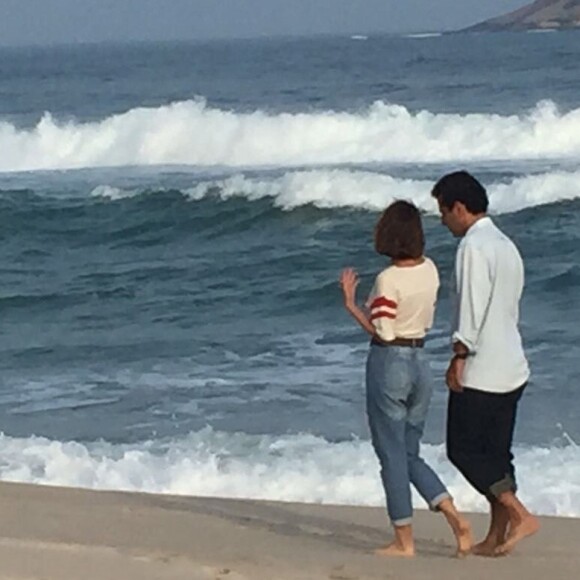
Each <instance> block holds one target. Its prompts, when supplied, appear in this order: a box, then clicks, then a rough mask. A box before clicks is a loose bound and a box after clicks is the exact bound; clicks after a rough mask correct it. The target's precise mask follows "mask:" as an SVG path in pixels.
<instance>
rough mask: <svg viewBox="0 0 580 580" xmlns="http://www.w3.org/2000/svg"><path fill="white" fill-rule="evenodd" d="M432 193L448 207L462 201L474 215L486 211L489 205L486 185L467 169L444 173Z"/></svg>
mask: <svg viewBox="0 0 580 580" xmlns="http://www.w3.org/2000/svg"><path fill="white" fill-rule="evenodd" d="M431 194H432V195H433V197H435V198H437V200H438V201H439V203H440V204H441V205H442V206H443V207H446V208H447V209H453V206H454V205H455V203H456V202H460V203H462V204H463V205H464V206H465V208H466V209H467V211H468V212H469V213H472V214H474V215H475V214H479V213H485V212H486V211H487V207H488V205H489V200H488V198H487V192H486V191H485V187H483V185H481V183H479V181H477V179H475V177H473V175H471V174H470V173H468V172H467V171H456V172H455V173H448V174H447V175H444V176H443V177H442V178H441V179H440V180H439V181H438V182H437V183H436V184H435V187H434V188H433V191H432V192H431Z"/></svg>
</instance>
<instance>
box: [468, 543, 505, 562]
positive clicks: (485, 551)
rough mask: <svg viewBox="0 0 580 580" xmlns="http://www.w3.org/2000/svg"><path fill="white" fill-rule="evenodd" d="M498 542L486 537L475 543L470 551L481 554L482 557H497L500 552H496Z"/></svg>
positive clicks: (477, 554) (476, 554)
mask: <svg viewBox="0 0 580 580" xmlns="http://www.w3.org/2000/svg"><path fill="white" fill-rule="evenodd" d="M499 546H500V543H499V542H497V541H496V540H490V539H488V538H486V539H485V540H483V542H479V544H475V546H473V548H472V549H471V553H472V554H473V555H475V556H483V557H484V558H497V557H498V556H499V555H500V554H497V553H496V550H497V549H498V548H499Z"/></svg>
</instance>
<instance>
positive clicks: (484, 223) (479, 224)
mask: <svg viewBox="0 0 580 580" xmlns="http://www.w3.org/2000/svg"><path fill="white" fill-rule="evenodd" d="M492 224H493V222H492V221H491V218H490V217H489V216H485V217H482V218H479V219H478V220H477V221H476V222H475V223H474V224H473V225H472V226H471V227H470V228H469V229H468V230H467V232H466V233H465V236H466V237H467V236H470V235H472V234H474V233H475V232H476V231H477V230H480V229H481V228H485V227H488V226H490V225H492Z"/></svg>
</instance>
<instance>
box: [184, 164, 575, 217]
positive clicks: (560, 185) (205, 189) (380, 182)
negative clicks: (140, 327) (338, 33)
mask: <svg viewBox="0 0 580 580" xmlns="http://www.w3.org/2000/svg"><path fill="white" fill-rule="evenodd" d="M432 187H433V182H432V181H427V180H414V179H400V178H394V177H391V176H389V175H386V174H381V173H375V172H370V171H350V170H341V169H335V170H313V171H290V172H287V173H285V174H284V175H283V176H281V177H277V178H271V179H268V178H263V177H258V178H247V177H245V176H244V175H243V174H236V175H233V176H231V177H228V178H226V179H223V180H217V181H208V182H202V183H198V184H197V185H196V186H195V187H193V188H191V189H189V190H187V191H186V192H185V193H186V195H188V196H189V197H190V198H192V199H194V200H199V199H202V198H203V197H205V196H207V195H208V194H210V193H213V194H216V195H218V196H219V197H220V198H221V199H229V198H231V197H235V196H241V197H245V198H247V199H249V200H256V199H261V198H264V197H271V198H273V199H274V203H275V205H277V206H279V207H281V208H283V209H287V210H290V209H294V208H296V207H300V206H303V205H306V204H312V205H315V206H317V207H320V208H340V207H353V208H363V209H370V210H381V209H383V208H384V207H385V206H386V205H388V204H389V203H390V202H391V201H393V200H395V199H407V200H410V201H413V202H414V203H415V204H416V205H417V206H418V207H420V208H422V209H423V210H425V211H427V212H430V213H434V212H436V210H437V207H436V203H435V201H434V200H433V198H432V197H431V194H430V191H431V188H432ZM488 192H489V195H490V202H491V208H492V211H493V212H495V213H505V212H513V211H518V210H520V209H524V208H527V207H535V206H538V205H544V204H548V203H555V202H558V201H564V200H571V199H578V198H580V172H564V171H559V172H553V173H545V174H540V175H531V176H526V177H520V178H516V179H512V180H511V181H506V182H495V183H491V184H488Z"/></svg>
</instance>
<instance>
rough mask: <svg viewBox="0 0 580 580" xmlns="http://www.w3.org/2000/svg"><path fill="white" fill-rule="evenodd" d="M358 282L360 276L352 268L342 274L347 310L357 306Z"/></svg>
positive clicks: (341, 281)
mask: <svg viewBox="0 0 580 580" xmlns="http://www.w3.org/2000/svg"><path fill="white" fill-rule="evenodd" d="M358 282H359V280H358V275H357V273H356V272H355V271H354V270H353V269H352V268H345V269H344V270H343V271H342V273H341V274H340V286H341V288H342V294H343V296H344V305H345V307H346V308H347V309H348V308H349V307H352V306H353V305H355V304H356V287H357V286H358Z"/></svg>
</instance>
